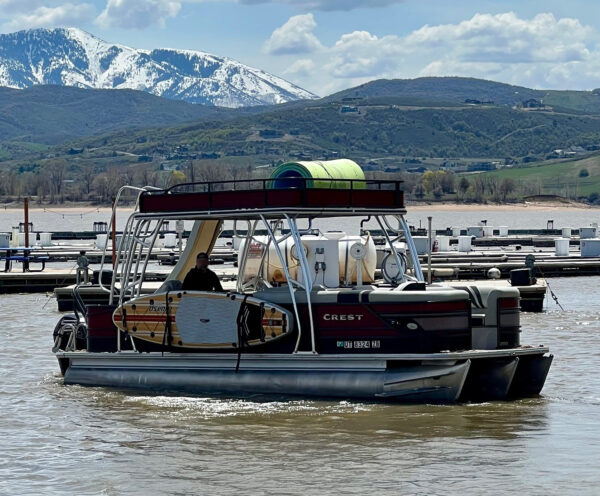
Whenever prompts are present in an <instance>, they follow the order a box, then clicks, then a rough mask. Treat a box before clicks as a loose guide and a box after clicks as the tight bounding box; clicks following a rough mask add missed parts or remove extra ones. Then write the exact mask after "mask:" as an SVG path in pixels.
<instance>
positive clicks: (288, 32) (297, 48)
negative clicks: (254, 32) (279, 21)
mask: <svg viewBox="0 0 600 496" xmlns="http://www.w3.org/2000/svg"><path fill="white" fill-rule="evenodd" d="M315 27H317V24H316V22H315V19H314V17H313V15H312V14H303V15H297V16H293V17H290V18H289V19H288V21H287V22H286V23H285V24H284V25H283V26H281V27H279V28H277V29H276V30H275V31H273V34H271V37H270V38H269V39H268V40H267V41H266V42H265V44H264V46H263V49H264V51H265V52H266V53H270V54H272V55H283V54H298V53H310V52H314V51H316V50H319V49H320V48H321V43H320V42H319V40H318V39H317V37H316V36H315V35H314V34H313V30H314V29H315Z"/></svg>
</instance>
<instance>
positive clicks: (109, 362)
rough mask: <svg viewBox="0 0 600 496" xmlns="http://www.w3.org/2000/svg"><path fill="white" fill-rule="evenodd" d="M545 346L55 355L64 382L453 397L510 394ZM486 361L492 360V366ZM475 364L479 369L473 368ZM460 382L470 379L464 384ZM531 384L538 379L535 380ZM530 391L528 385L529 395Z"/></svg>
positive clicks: (195, 390) (397, 398)
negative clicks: (519, 373)
mask: <svg viewBox="0 0 600 496" xmlns="http://www.w3.org/2000/svg"><path fill="white" fill-rule="evenodd" d="M546 352H547V349H535V350H534V353H532V349H527V350H502V353H500V352H498V351H494V352H486V351H472V352H463V353H435V354H429V355H414V354H410V355H361V356H348V355H316V354H295V355H266V354H264V355H242V356H241V358H240V360H239V363H238V356H237V355H236V354H202V355H198V354H193V355H191V354H183V353H181V354H177V353H164V354H162V353H135V352H120V353H89V352H63V353H58V354H57V356H58V358H59V360H60V361H61V362H62V364H63V365H64V363H65V361H68V366H67V367H66V368H64V367H63V368H64V382H65V384H79V385H84V386H104V387H114V388H121V389H142V390H152V391H167V392H179V393H181V392H185V393H188V394H222V395H228V396H238V395H246V394H263V395H285V396H288V395H289V396H306V397H325V398H346V399H353V398H354V399H365V400H373V401H392V402H408V403H454V402H457V401H471V400H473V401H478V400H488V399H505V398H507V397H509V394H508V393H509V391H510V386H511V383H512V378H513V376H515V375H516V374H515V369H516V365H515V366H513V367H512V368H511V366H510V364H517V363H518V362H519V360H518V359H516V356H517V355H519V354H524V355H527V358H528V359H529V360H528V363H529V369H530V370H529V372H531V370H532V369H533V368H534V365H533V364H534V363H535V362H536V361H535V360H534V359H533V358H531V357H530V356H529V355H534V354H535V355H536V356H537V355H539V356H543V355H544V353H546ZM486 361H488V362H489V363H490V370H489V371H487V370H486V368H485V362H486ZM473 363H477V367H475V368H473V367H472V364H473ZM545 363H546V362H544V364H545ZM498 364H502V366H500V367H499V365H498ZM548 366H549V365H548ZM473 370H474V371H475V372H474V373H475V374H476V375H477V377H490V378H496V377H499V378H500V379H499V380H498V382H499V383H500V386H498V385H495V386H494V387H492V388H491V389H492V390H493V392H494V393H493V396H492V397H489V396H486V395H485V394H483V395H482V394H481V388H477V387H474V386H473V384H477V380H476V379H475V378H474V377H475V376H472V375H470V372H472V371H473ZM526 373H527V371H525V370H524V371H523V374H526ZM546 373H547V370H546ZM486 374H487V375H486ZM508 376H510V377H509V379H507V377H508ZM544 378H545V376H544ZM465 384H467V385H469V384H471V385H470V386H469V387H467V388H466V389H465V388H464V386H465ZM536 384H538V385H539V379H538V380H537V382H536ZM542 385H543V383H542ZM488 386H489V384H487V385H486V387H488ZM490 387H491V386H490ZM521 389H523V388H521ZM540 389H541V388H540ZM464 391H466V392H467V394H464ZM510 392H511V393H513V394H512V395H511V397H519V396H521V395H522V394H521V393H522V392H523V391H521V390H520V389H519V388H514V389H513V391H510ZM531 392H532V390H531V387H529V389H527V394H526V395H530V394H531ZM538 392H539V391H538Z"/></svg>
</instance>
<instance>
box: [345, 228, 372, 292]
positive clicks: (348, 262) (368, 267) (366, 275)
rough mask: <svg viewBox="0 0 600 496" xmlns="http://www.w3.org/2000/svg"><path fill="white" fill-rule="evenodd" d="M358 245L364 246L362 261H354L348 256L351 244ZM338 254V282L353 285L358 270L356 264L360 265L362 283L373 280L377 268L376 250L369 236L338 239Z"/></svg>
mask: <svg viewBox="0 0 600 496" xmlns="http://www.w3.org/2000/svg"><path fill="white" fill-rule="evenodd" d="M355 243H360V244H361V245H363V246H364V248H365V250H366V253H365V256H364V258H363V259H362V260H360V261H359V260H356V259H355V258H353V257H352V256H351V255H350V248H351V247H352V245H353V244H355ZM339 252H340V282H342V283H344V282H345V283H348V284H351V283H355V282H356V278H357V274H358V270H357V264H358V263H361V264H362V269H361V270H362V281H363V283H367V282H373V281H374V280H375V269H376V268H377V249H376V248H375V243H374V241H373V238H371V236H344V237H342V238H340V239H339Z"/></svg>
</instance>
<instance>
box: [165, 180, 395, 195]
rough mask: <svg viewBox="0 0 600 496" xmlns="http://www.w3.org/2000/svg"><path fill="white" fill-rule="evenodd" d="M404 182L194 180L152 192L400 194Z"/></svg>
mask: <svg viewBox="0 0 600 496" xmlns="http://www.w3.org/2000/svg"><path fill="white" fill-rule="evenodd" d="M403 182H404V181H399V180H389V179H388V180H386V179H345V178H307V177H286V178H263V179H230V180H225V181H196V182H188V183H178V184H175V185H173V186H171V187H169V188H166V189H162V190H161V189H158V190H155V192H156V193H171V194H175V193H213V192H218V191H247V190H261V189H266V190H272V189H320V188H327V189H328V188H331V189H354V190H361V189H375V190H394V191H402V188H401V185H402V184H403Z"/></svg>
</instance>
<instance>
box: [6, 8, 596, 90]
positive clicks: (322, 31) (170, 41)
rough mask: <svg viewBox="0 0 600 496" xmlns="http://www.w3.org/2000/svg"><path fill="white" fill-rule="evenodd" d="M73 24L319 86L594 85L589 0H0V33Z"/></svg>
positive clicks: (119, 39) (116, 39)
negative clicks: (475, 81)
mask: <svg viewBox="0 0 600 496" xmlns="http://www.w3.org/2000/svg"><path fill="white" fill-rule="evenodd" d="M57 26H75V27H79V28H82V29H85V30H86V31H88V32H90V33H92V34H94V35H96V36H98V37H100V38H102V39H104V40H105V41H108V42H113V43H120V44H124V45H128V46H132V47H135V48H147V49H151V48H161V47H168V48H185V49H190V50H202V51H206V52H210V53H213V54H215V55H219V56H226V57H231V58H234V59H236V60H239V61H240V62H243V63H245V64H248V65H251V66H254V67H259V68H261V69H264V70H266V71H268V72H271V73H273V74H275V75H278V76H281V77H284V78H285V79H287V80H289V81H292V82H294V83H296V84H298V85H300V86H302V87H304V88H306V89H308V90H310V91H313V92H314V93H316V94H318V95H321V96H323V95H326V94H329V93H332V92H334V91H337V90H340V89H343V88H349V87H352V86H356V85H358V84H361V83H363V82H366V81H369V80H372V79H377V78H415V77H420V76H471V77H477V78H485V79H491V80H495V81H501V82H507V83H512V84H518V85H523V86H528V87H533V88H548V89H593V88H597V87H600V2H598V1H595V0H570V1H568V2H566V1H564V0H561V1H557V0H545V1H540V0H455V1H451V0H81V1H79V0H0V32H2V33H9V32H13V31H18V30H21V29H29V28H36V27H57Z"/></svg>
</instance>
